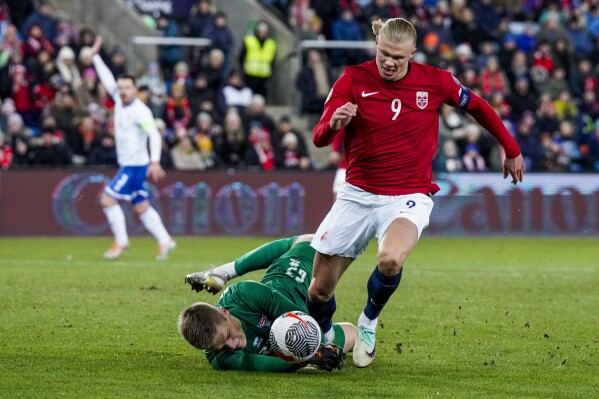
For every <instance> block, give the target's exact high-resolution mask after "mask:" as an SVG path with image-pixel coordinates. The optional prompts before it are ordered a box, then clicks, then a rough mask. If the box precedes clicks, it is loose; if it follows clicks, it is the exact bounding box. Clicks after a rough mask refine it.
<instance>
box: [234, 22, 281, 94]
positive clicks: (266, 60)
mask: <svg viewBox="0 0 599 399" xmlns="http://www.w3.org/2000/svg"><path fill="white" fill-rule="evenodd" d="M276 53H277V42H276V41H275V40H274V39H273V38H271V37H270V27H269V26H268V24H267V23H266V22H264V21H259V22H258V23H256V28H255V29H254V34H252V35H247V36H245V37H244V38H243V44H242V46H241V53H240V55H239V64H240V65H241V66H242V67H243V72H244V75H245V82H246V84H247V85H248V87H249V88H250V89H252V91H253V92H254V94H261V95H262V96H264V97H265V98H267V91H268V82H269V80H270V77H271V76H272V72H273V66H274V60H275V56H276Z"/></svg>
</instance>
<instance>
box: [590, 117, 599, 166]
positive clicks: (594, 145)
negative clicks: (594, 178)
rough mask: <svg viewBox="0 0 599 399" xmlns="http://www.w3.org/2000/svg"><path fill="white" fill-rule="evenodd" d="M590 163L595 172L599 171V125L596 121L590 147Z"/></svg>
mask: <svg viewBox="0 0 599 399" xmlns="http://www.w3.org/2000/svg"><path fill="white" fill-rule="evenodd" d="M588 163H589V164H590V168H591V170H592V171H594V172H599V125H598V124H597V123H596V124H595V126H594V130H593V135H592V137H591V140H590V142H589V147H588Z"/></svg>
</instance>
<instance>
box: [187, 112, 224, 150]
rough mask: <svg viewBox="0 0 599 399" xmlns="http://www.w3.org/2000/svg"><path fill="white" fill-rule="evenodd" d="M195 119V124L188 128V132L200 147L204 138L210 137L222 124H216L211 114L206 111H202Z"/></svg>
mask: <svg viewBox="0 0 599 399" xmlns="http://www.w3.org/2000/svg"><path fill="white" fill-rule="evenodd" d="M195 121H196V122H195V125H193V126H192V127H191V128H190V129H188V132H189V136H190V137H191V139H192V141H193V142H194V144H195V146H196V147H197V148H198V149H199V147H200V146H199V143H200V141H201V140H202V138H203V137H208V138H209V139H210V137H212V135H213V134H214V133H215V131H216V130H218V129H220V126H218V125H215V124H214V121H213V119H212V117H211V116H210V114H208V113H206V112H200V113H199V114H198V116H197V117H196V119H195Z"/></svg>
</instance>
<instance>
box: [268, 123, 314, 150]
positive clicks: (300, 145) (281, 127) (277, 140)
mask: <svg viewBox="0 0 599 399" xmlns="http://www.w3.org/2000/svg"><path fill="white" fill-rule="evenodd" d="M288 135H292V136H295V140H294V143H295V144H294V145H293V147H294V151H297V152H298V153H299V154H301V156H306V157H309V156H310V154H309V151H308V146H307V145H306V140H305V139H304V136H303V134H302V133H301V132H300V131H298V130H297V129H296V128H295V127H294V126H293V122H292V121H291V116H290V115H282V116H281V117H280V118H279V121H278V122H277V127H276V129H275V130H274V133H273V134H272V135H271V143H272V146H273V147H274V148H275V149H276V150H277V151H278V150H280V149H281V148H283V147H285V145H284V144H283V139H284V138H285V136H288ZM288 140H291V139H288Z"/></svg>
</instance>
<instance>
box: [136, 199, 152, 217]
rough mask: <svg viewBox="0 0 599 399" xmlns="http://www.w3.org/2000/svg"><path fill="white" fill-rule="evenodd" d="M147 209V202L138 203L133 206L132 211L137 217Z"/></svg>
mask: <svg viewBox="0 0 599 399" xmlns="http://www.w3.org/2000/svg"><path fill="white" fill-rule="evenodd" d="M149 207H150V202H149V201H142V202H138V203H137V204H135V205H133V209H134V210H135V212H136V213H137V214H138V215H141V214H142V213H144V212H145V211H147V210H148V208H149Z"/></svg>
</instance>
